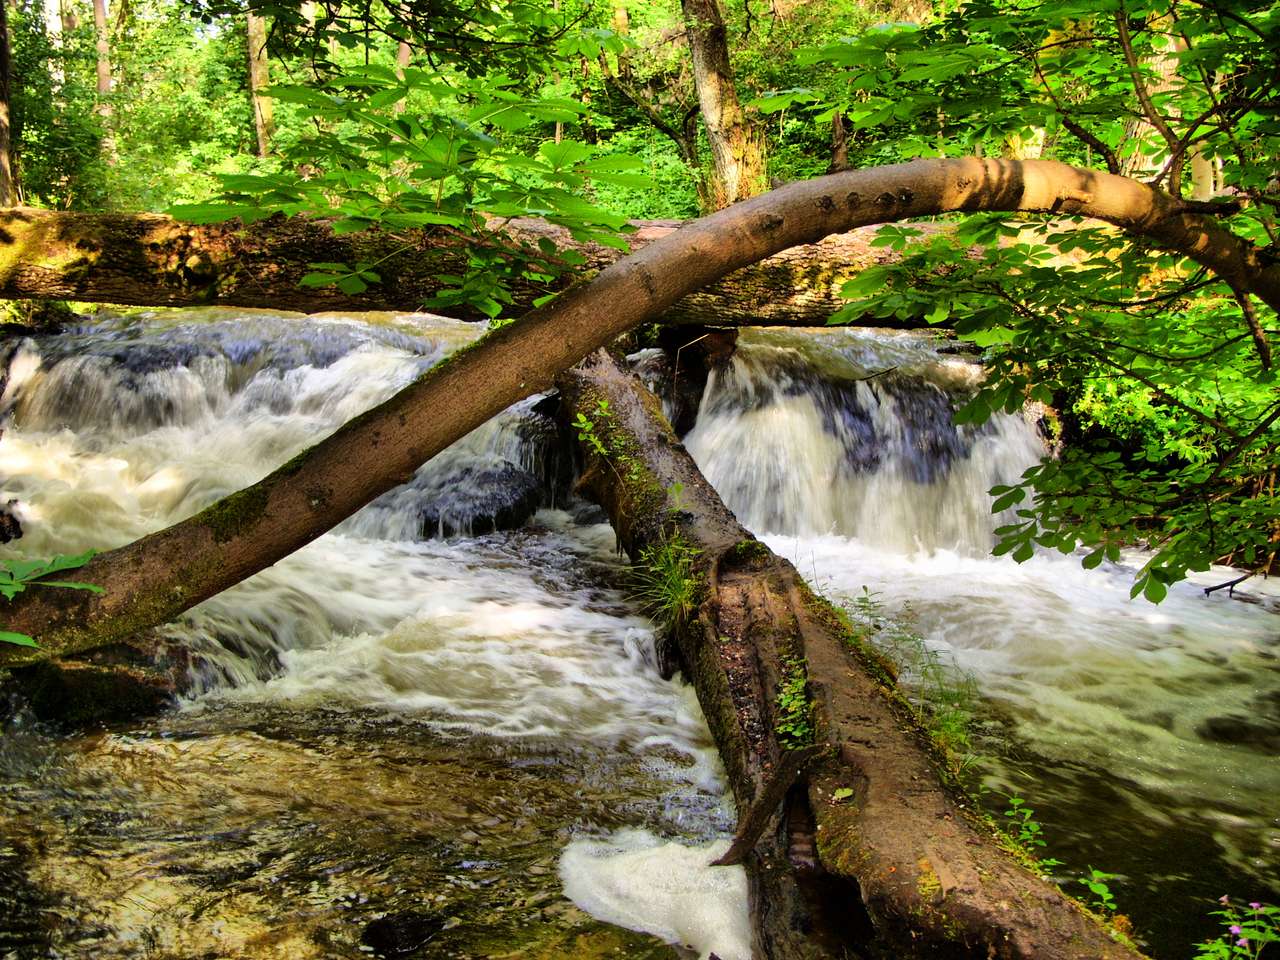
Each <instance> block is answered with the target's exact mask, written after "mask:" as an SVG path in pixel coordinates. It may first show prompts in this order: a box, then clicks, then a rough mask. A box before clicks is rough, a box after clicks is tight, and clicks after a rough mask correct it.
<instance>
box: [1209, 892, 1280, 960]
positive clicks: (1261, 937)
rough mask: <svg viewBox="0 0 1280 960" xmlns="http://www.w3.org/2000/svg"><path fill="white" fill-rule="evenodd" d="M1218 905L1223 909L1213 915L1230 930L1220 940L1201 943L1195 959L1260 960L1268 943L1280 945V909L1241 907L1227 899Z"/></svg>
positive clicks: (1251, 905)
mask: <svg viewBox="0 0 1280 960" xmlns="http://www.w3.org/2000/svg"><path fill="white" fill-rule="evenodd" d="M1218 903H1220V904H1221V905H1222V909H1220V910H1214V911H1213V912H1212V914H1211V915H1212V916H1215V917H1217V918H1218V919H1219V920H1221V921H1222V925H1223V926H1224V927H1226V928H1227V929H1226V931H1225V932H1224V933H1223V934H1222V935H1221V936H1220V937H1219V938H1218V939H1217V940H1209V941H1206V942H1205V943H1202V944H1200V945H1199V946H1198V947H1197V948H1196V955H1195V958H1194V960H1256V958H1257V957H1258V956H1260V955H1261V954H1262V952H1263V950H1264V949H1266V946H1267V944H1269V943H1280V907H1274V906H1271V905H1270V904H1266V903H1258V902H1256V901H1255V902H1254V903H1250V904H1249V905H1248V906H1247V907H1238V906H1236V905H1235V904H1234V903H1232V901H1231V898H1230V897H1226V896H1224V897H1219V898H1218ZM1268 956H1270V954H1268Z"/></svg>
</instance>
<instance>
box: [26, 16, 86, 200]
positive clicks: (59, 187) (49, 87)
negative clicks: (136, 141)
mask: <svg viewBox="0 0 1280 960" xmlns="http://www.w3.org/2000/svg"><path fill="white" fill-rule="evenodd" d="M44 12H45V8H44V4H43V3H41V2H38V0H22V2H20V3H18V4H17V6H16V7H15V8H14V9H13V11H12V12H11V13H10V19H9V29H10V43H11V46H12V57H13V60H12V73H13V93H12V104H11V109H12V129H11V133H12V137H13V154H14V167H15V169H16V172H17V175H18V183H19V186H20V189H21V193H22V198H23V200H24V202H26V203H30V204H44V205H48V206H51V207H89V208H94V207H100V206H103V205H105V203H106V202H107V199H108V197H107V189H106V184H105V180H104V171H103V164H102V161H101V157H100V146H101V142H102V135H103V129H102V124H101V121H100V119H99V118H98V116H97V115H96V114H95V113H94V109H93V108H94V103H95V97H94V92H93V89H94V88H93V85H92V78H91V74H92V70H93V59H92V35H91V33H89V32H86V31H85V30H83V29H82V30H80V31H78V32H76V33H73V34H72V35H69V36H66V37H63V38H62V41H61V43H59V42H57V41H55V38H54V37H52V36H50V34H49V30H48V27H47V25H46V22H45V15H44ZM59 74H60V75H61V78H60V79H59V76H58V75H59Z"/></svg>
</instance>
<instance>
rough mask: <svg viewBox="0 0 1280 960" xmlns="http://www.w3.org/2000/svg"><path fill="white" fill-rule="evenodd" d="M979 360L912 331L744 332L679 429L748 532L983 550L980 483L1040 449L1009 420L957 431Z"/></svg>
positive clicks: (1022, 426)
mask: <svg viewBox="0 0 1280 960" xmlns="http://www.w3.org/2000/svg"><path fill="white" fill-rule="evenodd" d="M978 376H980V367H979V366H978V365H977V364H976V363H974V362H972V361H970V360H964V359H956V358H944V357H941V356H938V355H936V354H930V353H929V352H928V340H927V339H926V338H921V337H920V336H919V335H911V334H893V333H890V332H884V333H881V334H879V335H877V336H876V337H871V336H868V335H866V334H863V335H860V336H853V335H850V334H849V332H848V331H831V332H821V333H818V334H814V335H797V334H790V335H788V334H787V333H785V332H782V331H771V332H769V333H767V334H764V335H760V334H754V335H747V336H746V337H745V338H744V340H743V342H742V345H741V347H740V349H739V350H738V351H737V353H736V354H735V355H734V357H733V358H732V360H731V362H730V363H729V364H728V365H727V366H726V367H724V368H721V369H718V370H713V371H712V372H711V374H710V376H709V379H708V383H707V388H706V391H705V393H704V395H703V399H702V405H701V408H700V409H699V411H698V419H697V424H696V426H695V427H694V429H693V430H692V431H691V432H690V433H689V435H688V436H686V437H685V443H686V446H687V447H688V449H689V452H690V453H691V454H692V455H693V456H694V458H695V459H696V460H697V461H698V465H699V466H700V467H701V468H702V471H703V473H704V474H705V475H706V477H707V479H708V480H710V481H711V483H712V485H714V486H715V487H716V489H717V490H718V491H719V492H720V494H721V496H722V497H723V498H724V500H725V502H726V503H727V504H728V505H729V506H730V508H732V509H733V510H734V512H735V513H737V515H738V517H739V519H740V520H741V521H742V522H743V523H744V524H745V525H746V526H748V527H750V528H751V529H753V530H756V531H758V532H760V533H776V534H791V535H802V536H811V535H816V534H822V533H833V534H841V535H845V536H857V538H858V539H859V540H860V541H862V542H863V543H868V544H875V545H877V546H881V547H884V548H886V549H893V550H899V551H902V552H906V551H910V550H926V551H927V550H934V549H938V548H944V547H945V548H954V549H958V550H962V551H964V552H966V553H985V552H987V551H988V550H990V548H991V546H992V534H991V531H992V530H993V529H994V528H995V527H996V526H997V525H998V524H1000V523H1003V522H1007V519H1006V518H1005V517H1003V516H993V515H992V514H991V511H990V509H988V505H987V504H988V500H987V495H986V494H987V490H989V489H990V488H991V487H992V486H994V485H996V484H998V483H1008V482H1010V481H1011V480H1016V479H1017V478H1018V477H1019V476H1020V475H1021V473H1022V471H1023V470H1025V469H1026V468H1027V467H1028V466H1030V465H1031V464H1033V463H1035V462H1036V461H1037V460H1039V458H1040V457H1041V456H1042V455H1043V453H1044V447H1043V444H1042V443H1041V442H1040V440H1039V438H1038V437H1037V435H1036V432H1035V428H1034V427H1033V426H1032V425H1031V424H1029V423H1028V422H1027V421H1026V420H1025V419H1024V418H1023V417H1021V416H1009V415H1004V414H998V415H997V416H995V417H994V418H993V419H992V420H991V421H989V422H988V423H987V424H985V425H984V426H982V427H976V428H975V427H957V426H955V425H953V423H952V417H951V414H952V409H953V407H954V406H955V404H956V402H957V399H958V398H961V397H963V396H964V393H965V392H966V391H971V390H972V389H973V388H974V386H975V385H976V381H977V378H978Z"/></svg>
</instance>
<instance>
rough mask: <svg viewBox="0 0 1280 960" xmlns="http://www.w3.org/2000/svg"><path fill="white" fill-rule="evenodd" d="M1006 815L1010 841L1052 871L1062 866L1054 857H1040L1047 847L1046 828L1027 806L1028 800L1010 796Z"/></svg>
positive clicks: (1006, 828) (1006, 827)
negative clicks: (1040, 852) (1041, 851)
mask: <svg viewBox="0 0 1280 960" xmlns="http://www.w3.org/2000/svg"><path fill="white" fill-rule="evenodd" d="M1004 815H1005V817H1006V818H1007V820H1008V823H1007V824H1006V825H1005V833H1007V834H1008V835H1009V839H1010V840H1012V841H1013V842H1014V843H1016V844H1017V845H1018V846H1020V847H1021V848H1022V849H1023V850H1025V851H1026V852H1027V853H1028V854H1030V855H1031V856H1032V857H1035V858H1036V859H1037V861H1038V862H1039V864H1040V865H1041V866H1042V867H1045V868H1047V869H1052V868H1053V867H1060V866H1062V861H1061V860H1055V859H1053V858H1052V857H1044V858H1041V857H1040V854H1039V851H1040V850H1042V849H1044V847H1046V846H1047V844H1046V842H1045V839H1044V827H1042V826H1041V825H1040V821H1038V820H1037V819H1036V818H1035V810H1033V809H1032V808H1031V807H1029V806H1027V801H1026V800H1024V799H1022V797H1019V796H1016V795H1010V797H1009V807H1008V809H1007V810H1005V812H1004Z"/></svg>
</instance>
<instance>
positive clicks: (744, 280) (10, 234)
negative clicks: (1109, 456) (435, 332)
mask: <svg viewBox="0 0 1280 960" xmlns="http://www.w3.org/2000/svg"><path fill="white" fill-rule="evenodd" d="M634 225H635V226H636V227H637V228H638V230H637V232H636V233H635V234H633V235H632V236H631V247H632V249H633V250H639V249H642V248H643V247H644V246H646V245H647V244H649V243H652V242H653V241H655V240H657V239H660V238H661V237H665V236H668V235H670V234H671V233H673V232H675V231H676V230H677V229H678V228H679V226H680V224H679V223H678V222H677V221H637V222H636V223H635V224H634ZM926 228H927V229H933V228H928V227H927V225H926ZM509 232H510V233H511V235H512V238H513V239H514V240H516V241H517V242H525V243H536V242H537V240H538V239H539V238H540V237H548V238H550V239H552V240H554V241H555V243H556V244H557V246H558V247H559V248H560V249H569V248H572V249H575V250H577V251H579V252H581V253H583V254H584V255H585V256H586V257H587V260H588V263H587V265H586V267H585V268H584V269H585V270H588V271H596V270H601V269H603V268H605V267H606V266H608V265H609V264H610V263H612V262H614V261H615V260H616V259H618V257H619V256H621V254H619V253H618V251H617V250H614V249H613V248H612V247H604V246H600V245H597V244H587V245H584V244H579V243H577V242H575V241H574V240H573V239H572V238H571V237H570V236H569V233H568V231H567V230H564V229H562V228H560V227H556V226H552V225H551V224H548V223H546V222H545V221H539V220H517V221H515V222H513V223H512V224H511V225H510V228H509ZM874 235H875V229H874V228H870V227H867V228H861V229H858V230H855V231H853V232H851V233H848V234H844V235H840V236H835V237H828V238H827V239H825V240H822V241H821V242H819V243H817V244H811V245H807V246H802V247H796V248H794V249H791V250H787V251H785V252H783V253H780V254H778V255H776V256H773V257H769V258H767V259H765V260H762V261H761V262H760V263H757V264H752V265H751V266H749V267H745V268H743V269H742V270H739V271H737V272H735V273H733V274H731V275H730V276H729V277H727V278H726V279H725V280H723V281H721V282H718V283H716V284H713V285H711V286H710V287H708V288H707V289H705V290H702V291H700V292H697V293H694V294H691V295H690V296H688V297H685V298H684V299H683V300H681V301H680V302H679V303H678V304H676V305H675V306H674V307H673V308H672V309H671V310H669V311H668V312H667V315H666V316H665V317H664V318H663V320H664V322H667V323H678V324H699V325H711V324H772V325H792V326H821V325H823V324H825V323H826V322H827V318H828V317H830V316H831V314H832V313H834V312H835V311H836V310H837V309H839V308H840V306H841V304H842V303H843V301H842V300H841V299H840V296H839V293H840V287H841V285H842V284H844V282H845V281H846V280H849V279H852V278H853V277H855V276H856V275H857V274H858V272H859V271H861V270H863V269H865V268H866V267H868V266H871V265H873V264H876V263H883V262H886V261H887V260H889V259H891V258H893V257H895V256H896V253H894V251H892V250H890V249H888V248H886V247H872V246H871V245H870V241H871V239H872V238H873V237H874ZM397 250H402V251H403V252H400V253H398V254H397V253H396V251H397ZM466 258H467V250H466V248H465V247H464V246H461V245H460V244H459V243H458V242H457V241H455V240H452V239H451V238H449V237H447V236H441V235H432V234H430V233H422V232H416V233H405V234H396V235H392V234H387V233H379V232H376V231H366V232H364V233H355V234H344V235H341V236H334V235H333V233H332V232H330V230H329V229H328V225H327V222H326V221H320V220H304V219H301V218H294V219H290V220H286V219H284V218H282V217H277V218H272V219H270V220H266V221H260V222H258V223H255V224H253V225H252V226H249V227H241V226H240V225H239V224H238V223H237V224H215V225H210V226H192V225H187V224H182V223H178V222H176V221H174V220H172V219H170V218H168V217H165V216H160V215H156V214H134V215H121V214H78V213H60V212H53V211H47V210H34V209H21V210H16V211H14V212H12V213H8V214H0V298H5V299H11V300H20V299H59V300H79V301H87V302H91V303H120V304H130V305H135V306H197V305H210V306H237V307H263V308H273V309H278V310H298V311H302V312H306V313H312V312H316V311H320V310H348V311H350V310H355V311H361V310H417V309H420V308H421V306H422V303H423V301H424V300H426V299H427V298H428V297H430V296H431V295H432V294H434V293H436V292H437V291H438V290H439V289H440V287H441V286H442V284H441V282H440V279H439V277H440V276H441V275H442V274H446V275H447V274H458V273H461V272H463V271H464V270H465V269H466ZM358 260H363V261H365V262H367V263H380V266H379V267H378V270H379V272H380V273H381V274H382V276H383V280H384V282H383V283H381V284H379V285H377V286H373V287H370V288H369V289H368V290H366V291H365V292H364V293H361V294H358V295H355V296H349V295H347V294H344V293H343V292H342V291H340V290H339V289H338V288H337V287H321V288H314V287H300V286H299V285H298V281H299V280H300V279H301V278H302V276H303V275H304V274H305V273H307V272H308V270H309V269H310V267H309V264H311V263H326V262H327V263H355V262H356V261H358ZM579 275H580V274H577V273H575V274H573V275H566V276H565V277H563V278H562V279H561V280H560V281H559V288H563V287H564V286H566V285H567V284H568V283H569V282H570V281H571V279H573V277H575V276H579ZM547 292H548V290H547V288H546V287H545V286H534V285H531V284H526V285H523V286H518V287H517V288H516V289H515V291H514V293H515V303H514V304H513V305H512V310H513V312H515V313H517V314H519V313H522V312H523V311H525V310H528V309H530V308H531V307H532V305H533V301H534V300H535V299H537V298H538V297H541V296H544V295H545V294H546V293H547ZM461 315H462V316H464V317H466V318H467V319H480V318H481V317H480V315H479V314H476V313H473V314H470V315H468V314H466V313H465V312H463V313H462V314H461ZM885 325H889V322H888V321H886V324H885ZM916 325H917V326H918V324H916Z"/></svg>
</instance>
